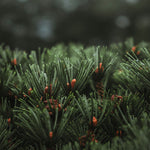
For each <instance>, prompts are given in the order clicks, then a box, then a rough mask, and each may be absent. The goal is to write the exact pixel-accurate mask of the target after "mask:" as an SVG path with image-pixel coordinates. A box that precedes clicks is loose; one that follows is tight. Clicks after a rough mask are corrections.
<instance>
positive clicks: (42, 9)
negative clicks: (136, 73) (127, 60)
mask: <svg viewBox="0 0 150 150" xmlns="http://www.w3.org/2000/svg"><path fill="white" fill-rule="evenodd" d="M127 37H133V38H134V39H135V42H139V41H143V40H144V41H150V0H0V43H4V44H5V45H9V46H10V47H11V48H12V49H14V48H19V49H23V50H32V49H37V48H38V47H42V48H43V47H51V46H52V45H54V44H57V43H60V42H63V43H66V44H67V43H68V42H75V43H76V42H80V43H83V44H86V45H99V44H101V45H109V44H111V43H112V42H119V41H123V40H125V39H126V38H127Z"/></svg>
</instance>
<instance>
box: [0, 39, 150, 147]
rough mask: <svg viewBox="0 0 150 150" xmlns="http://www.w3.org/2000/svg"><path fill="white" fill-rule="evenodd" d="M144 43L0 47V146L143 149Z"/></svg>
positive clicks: (148, 70)
mask: <svg viewBox="0 0 150 150" xmlns="http://www.w3.org/2000/svg"><path fill="white" fill-rule="evenodd" d="M149 90H150V44H149V43H145V42H141V43H139V44H136V45H135V43H134V41H133V39H128V40H127V41H125V42H124V43H118V44H112V45H110V46H109V47H106V46H97V47H95V46H91V47H85V46H83V45H81V44H78V45H77V44H72V43H71V44H69V45H68V46H65V45H63V44H59V45H55V46H54V47H52V48H51V49H46V48H45V49H43V50H40V49H39V50H38V51H37V52H36V51H34V50H33V51H31V52H30V53H26V52H25V51H18V50H15V51H11V50H10V49H9V47H3V45H1V47H0V150H14V149H15V150H16V149H17V150H29V149H30V150H57V149H59V150H60V149H62V150H81V149H85V150H90V149H92V150H98V149H102V150H116V149H118V150H119V149H122V150H125V149H131V150H132V149H136V150H138V149H139V150H141V149H143V150H148V149H150V144H149V139H150V129H149V126H150V115H149V113H150V93H149Z"/></svg>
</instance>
